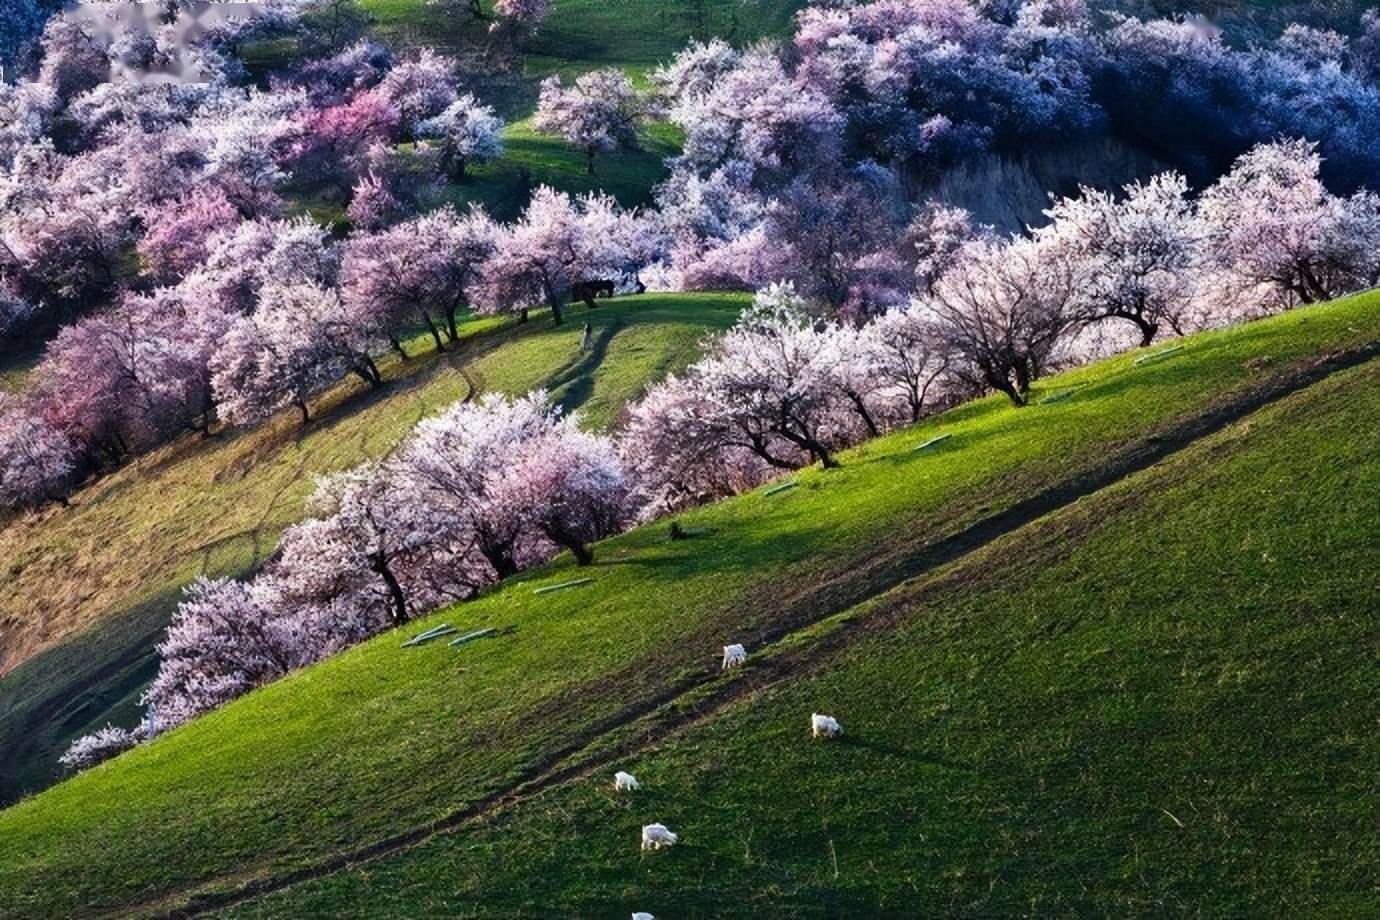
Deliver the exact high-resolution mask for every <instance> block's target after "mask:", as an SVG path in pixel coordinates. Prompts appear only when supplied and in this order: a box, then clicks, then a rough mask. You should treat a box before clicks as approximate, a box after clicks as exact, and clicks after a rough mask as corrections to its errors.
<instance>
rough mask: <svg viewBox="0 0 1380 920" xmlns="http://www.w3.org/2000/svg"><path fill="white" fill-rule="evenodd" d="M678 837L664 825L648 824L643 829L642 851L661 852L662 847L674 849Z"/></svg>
mask: <svg viewBox="0 0 1380 920" xmlns="http://www.w3.org/2000/svg"><path fill="white" fill-rule="evenodd" d="M678 836H679V835H678V834H673V833H671V832H670V831H668V830H667V829H666V825H664V824H648V825H647V826H646V827H644V828H642V849H644V850H660V849H661V848H662V847H673V846H675V845H676V838H677V837H678Z"/></svg>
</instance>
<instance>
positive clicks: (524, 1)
mask: <svg viewBox="0 0 1380 920" xmlns="http://www.w3.org/2000/svg"><path fill="white" fill-rule="evenodd" d="M554 8H555V2H554V0H494V21H493V22H492V23H490V24H489V34H490V35H492V36H493V37H494V38H496V39H498V40H499V41H500V42H502V43H503V44H505V45H506V46H507V48H508V51H509V53H510V54H515V53H516V52H517V46H518V42H520V41H522V40H523V39H525V38H528V37H530V36H532V35H534V34H536V31H537V29H539V28H540V27H541V24H542V22H543V21H545V19H546V17H547V16H550V15H551V11H552V10H553V9H554Z"/></svg>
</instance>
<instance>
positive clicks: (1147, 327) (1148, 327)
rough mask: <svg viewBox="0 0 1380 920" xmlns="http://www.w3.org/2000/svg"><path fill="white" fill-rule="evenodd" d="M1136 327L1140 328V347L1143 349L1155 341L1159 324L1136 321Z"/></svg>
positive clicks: (1142, 320)
mask: <svg viewBox="0 0 1380 920" xmlns="http://www.w3.org/2000/svg"><path fill="white" fill-rule="evenodd" d="M1136 325H1137V326H1139V327H1140V347H1141V348H1144V347H1146V346H1147V345H1149V344H1150V343H1151V342H1153V341H1155V333H1157V332H1159V331H1160V326H1159V323H1152V322H1150V321H1149V320H1145V319H1139V320H1136Z"/></svg>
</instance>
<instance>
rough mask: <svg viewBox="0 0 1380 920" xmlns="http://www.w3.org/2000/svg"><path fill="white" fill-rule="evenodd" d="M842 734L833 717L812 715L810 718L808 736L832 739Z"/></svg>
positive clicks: (840, 727) (841, 729) (840, 726)
mask: <svg viewBox="0 0 1380 920" xmlns="http://www.w3.org/2000/svg"><path fill="white" fill-rule="evenodd" d="M841 734H843V726H842V725H840V724H839V723H838V720H837V719H835V718H834V717H833V716H823V715H820V714H819V713H817V712H816V713H814V714H813V715H811V716H810V736H811V737H813V738H820V737H824V738H832V737H834V736H835V735H841Z"/></svg>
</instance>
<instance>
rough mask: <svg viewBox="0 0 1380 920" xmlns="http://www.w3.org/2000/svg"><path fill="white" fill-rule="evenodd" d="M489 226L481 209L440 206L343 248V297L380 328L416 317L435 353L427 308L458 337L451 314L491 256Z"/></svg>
mask: <svg viewBox="0 0 1380 920" xmlns="http://www.w3.org/2000/svg"><path fill="white" fill-rule="evenodd" d="M494 232H495V231H494V227H493V224H492V222H491V221H490V220H489V219H488V217H487V215H485V214H484V212H483V211H482V210H475V211H472V212H471V213H470V214H469V215H467V216H465V217H461V216H460V215H458V214H456V213H455V211H454V210H453V209H451V208H442V209H440V210H437V211H433V212H432V213H430V214H427V215H425V216H423V217H418V218H414V219H413V220H410V221H407V222H405V223H402V224H398V225H397V226H395V227H393V228H391V229H389V230H385V231H382V232H379V233H376V234H372V235H365V236H356V237H354V238H352V239H351V240H350V241H349V243H348V244H347V245H346V247H345V257H344V264H343V267H342V270H341V279H342V288H343V292H344V296H345V298H346V300H347V302H349V303H350V304H351V305H352V307H354V308H355V309H357V310H360V311H373V312H374V313H375V314H376V315H377V317H378V322H379V324H380V325H381V326H382V327H384V328H396V327H398V326H400V325H402V324H403V323H404V322H405V320H406V319H407V318H410V317H416V318H419V319H420V320H421V321H422V322H423V323H424V324H425V325H426V327H427V328H428V329H429V330H430V332H431V335H432V339H433V340H434V341H435V343H436V349H437V351H440V350H442V349H443V348H444V346H443V344H442V341H441V332H440V329H439V328H438V327H437V324H436V322H435V320H434V319H433V317H432V313H431V310H432V309H433V308H434V309H436V310H438V311H439V312H440V314H441V316H442V317H443V318H444V320H445V323H446V328H447V331H448V332H449V335H450V338H451V340H452V341H454V340H455V339H456V338H457V337H458V336H459V331H458V329H457V327H456V316H457V314H458V312H459V311H460V309H461V308H462V307H463V306H464V305H465V304H466V302H467V297H468V293H467V292H468V289H469V287H470V285H471V284H472V283H473V281H474V279H475V277H476V275H477V273H478V271H479V267H480V266H481V265H482V264H483V262H484V261H485V260H486V259H487V258H488V257H489V255H490V253H491V252H492V249H493V245H492V240H493V235H494Z"/></svg>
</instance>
